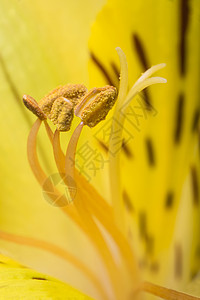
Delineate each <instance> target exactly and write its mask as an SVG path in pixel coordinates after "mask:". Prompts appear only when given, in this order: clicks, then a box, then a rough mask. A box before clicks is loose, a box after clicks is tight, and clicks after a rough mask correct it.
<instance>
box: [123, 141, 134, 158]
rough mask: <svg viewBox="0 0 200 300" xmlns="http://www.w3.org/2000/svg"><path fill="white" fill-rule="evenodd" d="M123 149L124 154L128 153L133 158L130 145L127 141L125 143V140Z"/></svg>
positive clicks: (128, 156)
mask: <svg viewBox="0 0 200 300" xmlns="http://www.w3.org/2000/svg"><path fill="white" fill-rule="evenodd" d="M122 151H123V152H124V154H125V155H126V157H127V158H129V159H131V158H133V153H132V151H131V149H130V147H129V146H128V145H127V143H125V141H124V140H123V141H122Z"/></svg>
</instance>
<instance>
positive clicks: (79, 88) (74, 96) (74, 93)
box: [38, 84, 87, 117]
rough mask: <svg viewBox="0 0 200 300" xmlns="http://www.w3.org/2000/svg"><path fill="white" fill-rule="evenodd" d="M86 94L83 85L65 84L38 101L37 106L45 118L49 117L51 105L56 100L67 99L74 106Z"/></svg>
mask: <svg viewBox="0 0 200 300" xmlns="http://www.w3.org/2000/svg"><path fill="white" fill-rule="evenodd" d="M86 93H87V88H86V87H85V86H84V85H83V84H66V85H63V86H58V87H57V88H55V89H54V90H52V91H51V92H50V93H48V94H47V95H46V96H44V98H42V99H41V100H40V101H39V103H38V105H39V107H40V108H41V110H42V111H43V112H44V113H45V114H46V115H47V117H49V115H50V114H51V109H52V106H53V103H54V101H55V100H56V99H57V98H59V97H64V98H66V99H69V100H70V101H71V102H72V104H73V105H74V106H75V105H76V104H77V103H78V102H79V100H80V99H81V98H82V97H83V96H84V95H85V94H86Z"/></svg>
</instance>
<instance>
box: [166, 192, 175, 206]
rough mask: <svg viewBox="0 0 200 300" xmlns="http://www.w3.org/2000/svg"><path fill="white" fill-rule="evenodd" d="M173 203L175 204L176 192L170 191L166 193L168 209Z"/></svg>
mask: <svg viewBox="0 0 200 300" xmlns="http://www.w3.org/2000/svg"><path fill="white" fill-rule="evenodd" d="M173 204H174V193H173V192H171V191H169V192H168V193H167V195H166V200H165V208H166V209H169V208H172V206H173Z"/></svg>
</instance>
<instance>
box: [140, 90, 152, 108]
mask: <svg viewBox="0 0 200 300" xmlns="http://www.w3.org/2000/svg"><path fill="white" fill-rule="evenodd" d="M142 98H143V100H144V102H145V104H146V108H147V110H152V106H151V100H150V95H149V91H148V89H144V90H143V91H142Z"/></svg>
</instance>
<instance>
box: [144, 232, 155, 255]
mask: <svg viewBox="0 0 200 300" xmlns="http://www.w3.org/2000/svg"><path fill="white" fill-rule="evenodd" d="M153 249H154V238H153V236H150V235H149V234H146V252H147V253H148V254H149V255H151V254H153Z"/></svg>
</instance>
